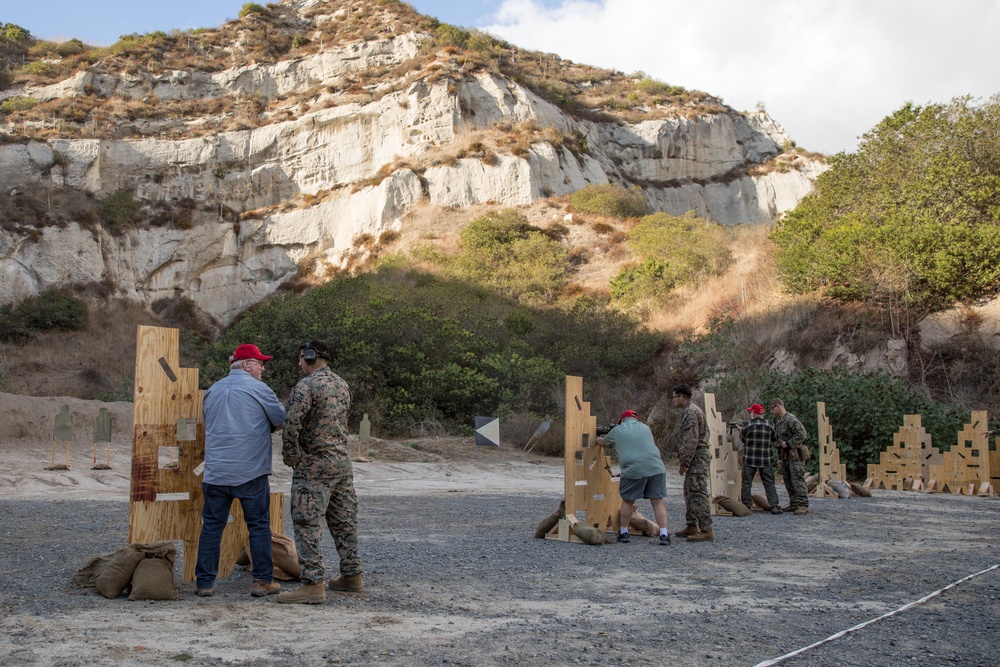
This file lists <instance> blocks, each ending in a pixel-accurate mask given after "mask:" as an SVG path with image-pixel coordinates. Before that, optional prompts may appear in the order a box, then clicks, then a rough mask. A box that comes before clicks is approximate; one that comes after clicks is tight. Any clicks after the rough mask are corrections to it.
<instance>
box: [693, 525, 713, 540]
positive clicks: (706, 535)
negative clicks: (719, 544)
mask: <svg viewBox="0 0 1000 667" xmlns="http://www.w3.org/2000/svg"><path fill="white" fill-rule="evenodd" d="M714 541H715V531H713V530H712V529H711V528H709V529H708V530H706V531H704V532H697V533H695V534H694V535H688V542H714Z"/></svg>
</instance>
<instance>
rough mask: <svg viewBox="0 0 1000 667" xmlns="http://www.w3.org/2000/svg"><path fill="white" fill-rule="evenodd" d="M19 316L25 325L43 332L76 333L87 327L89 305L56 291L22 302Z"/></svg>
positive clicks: (18, 310) (46, 292)
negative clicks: (62, 331) (51, 330)
mask: <svg viewBox="0 0 1000 667" xmlns="http://www.w3.org/2000/svg"><path fill="white" fill-rule="evenodd" d="M17 314H18V316H19V317H20V318H21V320H22V321H23V322H24V323H25V325H27V326H28V327H30V328H32V329H38V330H41V331H44V330H48V329H62V330H64V331H74V330H77V329H82V328H83V327H85V326H87V304H85V303H84V302H83V301H81V300H80V299H77V298H76V297H73V296H70V295H68V294H64V293H62V292H60V291H59V290H54V289H52V290H47V291H45V292H42V293H41V294H39V295H38V296H36V297H31V298H29V299H25V300H24V301H22V302H21V304H20V305H19V306H18V307H17Z"/></svg>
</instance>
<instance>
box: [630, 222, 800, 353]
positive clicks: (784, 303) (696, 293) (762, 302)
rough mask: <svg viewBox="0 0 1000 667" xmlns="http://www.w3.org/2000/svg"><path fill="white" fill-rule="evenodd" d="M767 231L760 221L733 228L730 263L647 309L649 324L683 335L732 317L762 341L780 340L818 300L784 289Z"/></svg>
mask: <svg viewBox="0 0 1000 667" xmlns="http://www.w3.org/2000/svg"><path fill="white" fill-rule="evenodd" d="M770 231H771V228H770V227H769V226H763V225H762V226H741V227H734V228H732V231H731V238H732V241H731V245H730V250H731V251H732V253H733V262H732V263H731V264H730V266H729V268H727V269H726V270H725V271H724V272H723V273H722V274H721V275H719V276H710V277H706V278H703V279H701V280H698V281H696V282H694V283H690V284H687V285H683V286H681V287H679V288H678V289H677V290H676V292H675V294H674V297H673V299H671V301H670V302H669V303H668V304H667V305H666V307H664V308H663V309H661V310H658V311H656V312H652V313H650V314H649V316H648V322H649V325H650V327H652V328H653V329H656V330H657V331H663V332H665V333H667V334H670V335H674V336H679V337H684V336H687V335H690V334H697V333H702V332H704V331H705V330H706V327H707V326H708V325H709V324H710V323H711V322H712V321H713V320H716V319H719V318H732V319H734V320H737V321H739V322H740V324H741V326H744V327H750V328H751V329H752V330H751V331H748V334H750V337H751V338H753V339H754V340H757V341H758V342H760V343H765V344H774V343H777V342H779V341H780V340H782V339H783V338H784V337H785V336H786V335H787V333H788V332H789V331H791V330H793V329H794V328H795V327H797V326H799V325H800V324H801V323H802V322H803V321H804V320H805V319H807V318H809V317H810V316H811V315H812V314H813V313H814V312H815V310H816V308H817V307H818V305H819V300H818V298H817V297H815V296H792V295H788V294H785V293H783V292H782V289H781V284H780V282H779V281H778V274H777V269H776V268H775V265H774V252H775V246H774V243H773V242H772V241H771V240H770V239H769V238H768V234H769V233H770Z"/></svg>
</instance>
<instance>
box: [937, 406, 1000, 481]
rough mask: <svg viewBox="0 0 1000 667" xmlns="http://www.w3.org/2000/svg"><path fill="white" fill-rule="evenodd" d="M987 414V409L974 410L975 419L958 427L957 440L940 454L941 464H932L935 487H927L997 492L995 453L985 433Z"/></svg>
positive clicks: (973, 416) (973, 417)
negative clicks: (993, 471)
mask: <svg viewBox="0 0 1000 667" xmlns="http://www.w3.org/2000/svg"><path fill="white" fill-rule="evenodd" d="M988 418H989V413H987V412H986V411H985V410H975V411H973V412H972V422H971V423H969V424H966V425H965V426H964V427H963V428H962V430H961V431H959V433H958V442H957V443H955V444H954V445H952V446H951V449H949V450H948V451H947V452H943V453H942V454H941V463H940V464H936V465H931V466H930V473H929V474H930V476H931V479H933V480H934V481H935V485H934V486H935V488H933V489H928V490H934V491H941V492H942V493H959V494H965V495H970V496H974V495H989V496H992V495H993V494H994V491H993V489H994V487H993V484H992V474H993V473H991V466H990V464H991V459H992V458H995V456H991V454H990V451H989V438H988V437H987V436H986V435H985V432H986V431H987V430H988V428H989V427H988V426H987V425H986V424H987V421H988ZM928 486H930V484H928Z"/></svg>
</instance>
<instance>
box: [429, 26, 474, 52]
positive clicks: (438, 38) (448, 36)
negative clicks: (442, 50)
mask: <svg viewBox="0 0 1000 667" xmlns="http://www.w3.org/2000/svg"><path fill="white" fill-rule="evenodd" d="M469 37H471V35H470V34H469V32H467V31H465V30H462V29H461V28H458V27H456V26H453V25H450V24H448V23H442V24H441V25H439V26H438V27H437V29H435V30H434V44H435V45H436V46H439V47H445V46H455V47H458V48H460V49H463V48H465V45H466V44H467V43H468V42H469Z"/></svg>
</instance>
